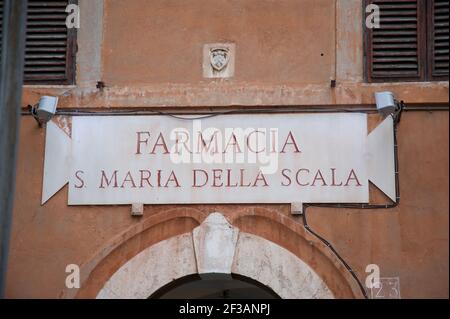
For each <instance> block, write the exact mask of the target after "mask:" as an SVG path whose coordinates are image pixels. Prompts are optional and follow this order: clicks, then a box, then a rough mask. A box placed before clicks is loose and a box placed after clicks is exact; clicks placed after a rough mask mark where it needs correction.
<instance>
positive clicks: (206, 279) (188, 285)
mask: <svg viewBox="0 0 450 319" xmlns="http://www.w3.org/2000/svg"><path fill="white" fill-rule="evenodd" d="M279 298H280V296H278V295H277V294H276V293H275V292H274V291H273V290H272V289H270V288H269V287H267V286H264V285H261V284H260V283H259V282H257V281H255V280H253V279H251V278H248V277H245V276H241V275H237V274H231V275H229V274H205V275H202V276H200V275H191V276H185V277H182V278H179V279H177V280H174V281H172V282H170V283H169V284H167V285H165V286H164V287H161V288H160V289H158V290H157V291H156V292H154V293H153V294H152V295H151V296H150V297H149V299H279Z"/></svg>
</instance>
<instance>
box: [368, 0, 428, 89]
mask: <svg viewBox="0 0 450 319" xmlns="http://www.w3.org/2000/svg"><path fill="white" fill-rule="evenodd" d="M365 2H366V3H365V5H366V6H367V5H369V4H376V5H378V6H379V8H380V28H373V29H369V28H367V26H366V32H365V35H366V39H365V45H366V50H365V52H366V74H367V80H368V81H369V82H385V81H387V82H392V81H419V80H421V79H423V78H424V64H425V63H424V61H425V56H426V50H425V48H426V33H425V32H422V30H423V31H425V28H424V27H423V25H424V22H425V16H424V12H423V10H422V9H423V7H422V6H423V4H424V3H423V2H422V0H395V1H392V0H366V1H365Z"/></svg>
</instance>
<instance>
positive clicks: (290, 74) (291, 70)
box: [6, 0, 449, 298]
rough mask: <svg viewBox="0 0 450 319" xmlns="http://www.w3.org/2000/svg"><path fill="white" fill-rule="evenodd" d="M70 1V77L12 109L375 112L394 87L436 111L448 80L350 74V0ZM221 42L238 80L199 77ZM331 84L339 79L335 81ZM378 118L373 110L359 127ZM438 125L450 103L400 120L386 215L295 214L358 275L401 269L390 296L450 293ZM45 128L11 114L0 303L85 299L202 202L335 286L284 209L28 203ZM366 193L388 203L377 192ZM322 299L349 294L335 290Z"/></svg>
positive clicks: (63, 200)
mask: <svg viewBox="0 0 450 319" xmlns="http://www.w3.org/2000/svg"><path fill="white" fill-rule="evenodd" d="M88 1H89V3H88ZM80 4H81V8H82V13H83V12H84V14H85V16H84V17H82V18H81V19H82V20H81V21H82V22H83V19H87V18H89V17H91V18H92V19H94V20H95V21H94V20H90V23H89V24H88V27H87V26H86V25H84V24H82V26H81V29H80V30H79V52H78V56H77V60H78V62H79V63H80V64H79V65H78V67H77V70H78V74H77V79H78V85H77V86H73V87H35V86H32V87H30V86H28V87H25V88H24V94H23V105H24V106H26V105H28V104H34V103H36V102H37V100H38V98H39V96H41V95H43V94H51V95H52V94H62V93H64V94H63V95H62V96H60V104H59V107H60V108H61V109H62V108H96V109H97V108H113V109H114V108H117V107H120V108H126V107H148V108H154V107H159V108H165V107H170V108H171V109H173V110H181V109H184V110H186V109H188V110H189V109H192V110H193V109H194V108H193V107H199V106H202V107H203V106H207V107H210V108H215V107H221V108H222V109H223V108H229V107H239V108H245V107H247V106H286V105H291V106H297V107H304V106H309V105H322V106H323V105H324V106H327V105H328V106H331V107H339V106H348V105H371V106H372V107H373V103H374V99H373V92H375V91H381V90H391V91H393V92H394V93H395V94H396V96H397V97H398V98H399V99H403V100H405V102H406V103H408V105H418V106H419V107H421V106H427V105H432V104H446V105H448V82H435V83H396V84H389V83H386V84H367V83H364V82H363V69H362V61H363V56H362V26H361V17H362V12H361V10H362V7H361V2H360V0H337V1H331V0H320V1H318V0H284V1H271V0H242V1H237V0H236V1H225V0H223V1H222V0H221V1H214V2H212V1H206V0H205V1H194V0H192V1H191V0H189V1H185V0H170V1H143V0H133V1H127V2H126V4H124V1H112V0H108V1H97V2H95V3H94V2H91V0H81V1H80ZM84 21H89V20H88V19H87V20H84ZM92 33H95V34H93V35H92ZM99 41H103V42H101V43H99ZM220 41H226V42H233V43H236V48H237V49H236V73H235V74H236V75H235V77H233V78H230V79H227V80H206V79H203V78H202V69H201V59H202V56H201V54H202V46H203V44H205V43H212V42H220ZM322 53H323V56H322V55H321V54H322ZM331 79H336V80H337V86H336V87H335V88H331V87H330V80H331ZM99 80H102V81H104V83H105V84H106V88H104V89H103V90H99V89H97V88H96V87H95V84H96V81H99ZM376 122H377V119H376V117H371V118H370V123H372V124H371V125H372V126H373V123H376ZM448 133H449V132H448V112H447V111H444V112H406V113H404V114H403V116H402V120H401V123H400V125H399V127H398V139H399V140H398V144H399V159H400V163H399V167H400V191H401V203H400V205H399V206H398V207H396V208H395V209H390V210H345V209H324V208H320V209H319V208H309V209H308V211H307V214H308V220H309V224H310V225H311V227H312V228H313V229H315V230H316V231H317V232H318V233H319V234H321V235H322V236H323V237H325V238H326V239H328V240H330V242H331V243H332V244H333V245H334V246H335V248H336V249H337V251H338V252H339V253H341V255H342V256H343V257H344V258H345V260H346V261H347V262H348V263H349V264H350V265H351V266H352V267H353V268H354V269H355V271H356V273H357V275H358V277H359V278H360V279H361V280H362V281H364V277H365V273H364V270H365V267H366V265H368V264H372V263H375V264H378V265H379V266H380V268H381V275H382V277H397V276H398V277H400V285H401V296H402V298H417V297H441V298H448V295H449V287H448V274H449V266H448V265H449V264H448V257H449V256H448V251H449V250H448V249H449V247H448V242H449V238H448V209H449V203H448V201H449V200H448V191H449V189H448V185H449V184H448V176H449V172H448V165H449V158H448V151H449V149H448ZM44 137H45V130H44V129H40V128H38V127H37V124H36V122H35V121H34V119H33V118H31V117H30V116H23V118H22V121H21V135H20V149H19V162H18V166H17V183H16V185H17V186H16V192H15V208H14V216H13V229H12V239H11V246H10V258H9V270H8V281H7V291H6V296H7V297H10V298H23V297H40V298H45V297H49V298H53V297H95V296H96V294H97V293H98V291H99V289H100V288H101V287H102V286H103V284H104V283H105V282H106V280H107V279H108V278H109V277H110V276H111V275H112V274H113V273H114V272H115V271H116V270H117V269H118V268H119V267H120V266H121V265H123V264H124V263H125V262H126V261H127V260H129V259H130V258H131V257H133V256H135V255H136V254H138V253H139V252H140V251H143V250H144V249H145V248H147V247H149V246H151V245H153V244H155V243H158V242H160V241H162V240H164V239H168V238H170V237H173V236H177V235H180V234H183V233H188V232H191V231H192V229H193V228H195V227H196V226H198V225H199V224H200V223H201V222H202V221H203V219H204V218H205V217H206V216H207V215H208V214H209V213H211V212H221V213H222V214H224V215H225V216H226V217H227V218H228V219H229V220H231V221H232V223H233V225H234V226H236V227H238V228H239V229H241V230H242V231H244V232H247V233H251V234H255V235H257V236H260V237H263V238H265V239H267V240H270V241H272V242H274V243H276V244H277V245H280V246H282V247H284V248H285V249H287V250H289V251H290V252H291V253H293V254H295V255H296V256H298V257H299V258H301V259H302V260H304V261H305V262H306V263H307V264H308V265H309V266H311V268H313V269H314V271H315V272H317V273H318V274H319V275H320V276H321V278H322V279H323V280H324V281H325V282H326V283H327V285H328V286H329V287H330V288H333V287H334V290H333V289H332V290H333V291H339V289H338V288H337V287H339V284H340V282H342V278H343V277H345V276H349V274H348V272H346V270H345V268H343V266H342V265H341V266H340V268H339V267H338V268H336V267H332V265H331V264H330V261H329V260H330V259H327V258H324V257H323V256H324V254H323V253H322V252H320V250H316V249H314V247H315V245H320V244H319V243H316V242H314V241H313V238H312V237H311V236H308V234H305V230H304V228H303V226H302V221H301V218H300V217H294V216H292V215H290V207H289V205H257V204H255V205H181V206H180V205H164V206H163V205H154V206H146V207H145V211H144V216H143V217H142V218H133V217H131V216H130V207H128V206H72V207H70V206H67V186H66V187H65V188H63V189H62V190H61V191H59V192H58V193H57V194H56V195H55V196H54V197H53V198H52V199H50V200H49V201H48V202H47V203H46V204H45V205H44V206H41V205H40V197H41V187H42V175H43V159H44V140H45V138H44ZM371 198H373V199H374V200H376V201H380V202H384V201H385V198H384V197H383V196H381V195H380V194H379V192H377V190H376V189H372V191H371ZM311 243H313V244H311ZM71 263H75V264H79V265H81V266H82V274H81V275H82V278H83V282H85V286H83V288H82V289H81V290H80V291H67V290H65V285H64V283H65V276H66V275H67V274H66V273H65V267H66V265H67V264H71ZM336 269H338V270H336ZM335 295H336V296H337V297H351V296H353V294H352V291H351V289H349V288H348V287H347V288H342V290H341V291H340V292H339V293H338V294H335Z"/></svg>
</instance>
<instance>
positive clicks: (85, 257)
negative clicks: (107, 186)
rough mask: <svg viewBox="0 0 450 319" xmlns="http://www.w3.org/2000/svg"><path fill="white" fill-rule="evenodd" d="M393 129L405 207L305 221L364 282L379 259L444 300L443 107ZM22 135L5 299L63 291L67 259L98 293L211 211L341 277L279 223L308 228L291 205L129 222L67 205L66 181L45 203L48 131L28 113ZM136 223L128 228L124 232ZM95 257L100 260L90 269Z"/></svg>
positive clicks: (407, 285)
mask: <svg viewBox="0 0 450 319" xmlns="http://www.w3.org/2000/svg"><path fill="white" fill-rule="evenodd" d="M398 135H399V141H398V143H399V159H400V163H399V167H400V182H401V184H400V191H401V203H400V205H399V206H398V207H397V208H395V209H390V210H352V211H350V210H344V209H319V208H310V209H308V211H307V214H308V219H309V223H310V225H311V227H312V228H313V229H315V230H316V231H317V232H318V233H319V234H321V235H323V236H324V237H325V238H327V239H329V240H330V241H331V242H332V244H333V245H334V246H335V248H336V249H337V251H338V252H340V253H341V254H342V256H343V257H344V258H345V259H346V260H347V262H348V263H349V264H350V265H351V266H352V267H353V268H354V269H355V270H356V272H357V274H358V276H359V277H360V278H361V279H363V278H364V277H365V273H364V270H365V267H366V265H368V264H371V263H376V264H378V265H379V266H380V268H381V275H382V276H384V277H397V276H399V277H400V284H401V296H402V297H403V298H413V297H414V298H416V297H448V273H449V269H448V248H449V247H448V204H449V203H448V164H449V158H448V151H449V149H448V113H447V112H430V113H422V112H421V113H406V114H404V115H403V118H402V121H401V123H400V125H399V128H398ZM21 141H22V142H21V145H20V152H19V165H18V171H17V173H18V176H17V177H18V179H17V190H16V200H15V210H14V219H13V233H12V240H11V248H10V252H11V255H10V262H9V272H8V283H7V296H8V297H58V296H61V295H60V294H61V293H62V291H64V288H65V286H64V282H65V276H66V273H65V267H66V265H67V264H70V263H76V264H79V265H82V271H83V269H86V270H87V269H89V272H90V271H91V270H92V269H94V271H93V273H92V274H91V278H90V279H89V280H90V281H93V282H94V283H90V284H89V287H88V288H86V289H87V290H84V291H83V292H82V294H81V296H95V295H96V292H98V289H99V286H101V285H102V283H104V282H105V281H106V279H107V278H109V276H111V275H112V274H113V273H114V272H115V271H116V270H117V268H118V267H120V265H122V264H123V263H125V262H126V261H127V260H128V259H129V258H131V257H132V256H134V255H135V254H137V253H138V252H139V251H141V250H143V249H144V248H146V247H148V246H150V245H152V244H154V243H157V242H159V241H160V240H163V239H167V238H170V237H172V236H175V235H179V234H182V233H186V232H189V231H192V229H193V228H194V227H196V226H197V225H198V224H199V223H200V222H201V221H202V220H203V219H204V218H205V217H206V216H207V215H208V214H209V213H211V212H214V211H219V212H222V213H223V214H225V216H229V217H230V216H231V219H232V220H233V221H234V224H235V226H237V227H239V228H240V229H241V230H242V231H245V232H248V233H253V234H256V235H259V236H261V237H264V238H266V239H268V240H271V241H273V242H274V243H276V244H278V245H280V246H282V247H285V248H286V249H288V250H290V251H291V252H293V253H295V254H297V255H298V256H301V258H302V260H305V261H306V262H309V263H310V264H311V266H312V268H313V269H315V271H316V272H318V273H321V274H322V275H323V276H324V277H325V279H324V280H326V281H327V282H329V285H330V286H332V285H333V283H336V282H338V281H337V279H336V278H337V277H339V276H340V275H342V274H336V273H334V274H330V273H329V268H328V267H329V265H327V264H326V263H325V262H324V261H323V262H320V260H321V259H320V258H319V256H317V253H313V254H312V255H308V254H306V255H305V252H307V251H308V250H306V248H305V247H308V246H304V244H303V242H304V240H303V239H301V238H300V237H298V239H296V238H297V236H298V235H296V232H295V231H292V230H289V229H286V228H285V226H283V225H287V224H289V223H292V224H293V225H296V226H293V227H294V229H297V231H298V234H301V233H302V232H304V230H302V229H303V227H302V222H301V218H299V217H293V216H291V215H290V208H289V205H183V206H176V205H166V206H163V205H155V206H146V207H145V211H144V216H143V217H142V218H133V217H131V216H130V207H128V206H91V207H89V206H82V207H69V206H67V187H65V188H63V189H62V190H61V191H60V192H58V193H57V194H56V195H55V196H54V197H53V198H52V199H51V200H50V201H49V202H48V203H46V204H45V205H44V206H41V205H40V196H41V183H42V167H43V149H44V130H43V129H39V128H38V127H37V125H36V123H35V122H34V120H33V119H32V118H31V117H24V118H23V120H22V126H21ZM261 210H262V211H267V213H268V214H270V215H272V216H273V218H274V219H275V220H280V218H281V217H280V216H283V219H282V220H283V221H284V222H283V223H281V224H280V223H277V222H275V221H271V220H269V219H265V218H262V217H258V216H255V215H257V214H255V213H254V212H255V211H256V212H258V211H261ZM145 225H147V226H145ZM151 225H157V226H151ZM132 227H135V229H134V230H133V232H132V233H131V234H129V233H127V230H128V229H130V228H132ZM147 227H148V228H147ZM143 229H145V231H142V230H143ZM126 236H129V237H131V238H132V240H129V241H126V244H125V245H122V246H121V248H120V250H112V255H113V257H108V258H107V259H106V260H103V259H102V258H104V257H106V256H108V255H109V254H110V251H109V250H108V247H109V248H111V247H116V246H115V245H116V244H118V243H121V242H123V241H124V237H126ZM113 243H116V244H113ZM111 249H112V248H111ZM99 256H100V257H99ZM94 257H95V258H94ZM96 258H97V259H99V258H100V260H97V259H96ZM95 260H96V261H95ZM98 262H100V266H96V267H94V266H93V265H91V264H92V263H95V264H96V265H97V263H98ZM327 269H328V270H327ZM343 273H345V271H344V270H343ZM87 274H88V273H85V274H82V276H86V275H87ZM327 274H328V275H327ZM327 276H328V277H327ZM95 282H98V284H97V286H96V284H95ZM89 289H92V292H90V291H89ZM343 294H344V296H345V295H346V294H345V293H344V292H343ZM347 296H348V295H347Z"/></svg>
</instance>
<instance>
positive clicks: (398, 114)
mask: <svg viewBox="0 0 450 319" xmlns="http://www.w3.org/2000/svg"><path fill="white" fill-rule="evenodd" d="M404 108H405V104H404V102H403V101H401V102H399V107H398V109H397V110H396V111H395V113H394V114H392V115H391V116H392V117H393V120H394V132H393V134H394V167H395V190H396V198H395V199H396V201H395V202H393V203H391V204H373V205H372V204H338V203H336V204H319V203H316V204H314V203H312V204H303V211H302V217H303V218H302V220H303V226H304V227H305V229H306V230H307V231H308V232H309V233H311V234H312V235H313V236H315V237H316V238H317V239H319V240H320V241H321V242H322V243H324V244H325V245H326V246H327V247H328V248H329V249H330V250H331V251H332V252H333V253H334V254H335V256H336V257H337V258H338V259H339V260H340V261H341V262H342V264H343V265H344V267H345V268H346V269H347V271H348V272H350V274H351V275H352V277H353V278H354V279H355V280H356V282H357V283H358V286H359V288H360V289H361V292H362V294H363V295H364V298H366V299H368V298H369V297H368V295H367V292H366V289H365V288H364V286H363V284H362V283H361V281H360V280H359V278H358V276H357V275H356V274H355V272H354V271H353V269H352V268H351V267H350V266H349V265H348V264H347V262H346V261H345V260H344V258H342V257H341V255H339V253H338V252H337V250H336V249H335V248H334V247H333V245H331V243H330V242H329V241H327V240H326V239H325V238H323V237H322V236H320V235H319V234H318V233H316V232H315V231H314V230H313V229H312V228H311V227H310V226H309V225H308V220H307V218H306V209H307V208H308V207H328V208H348V209H389V208H394V207H396V206H398V204H400V180H399V173H398V171H399V170H398V145H397V125H398V123H399V122H400V119H401V114H402V112H403V110H404Z"/></svg>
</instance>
